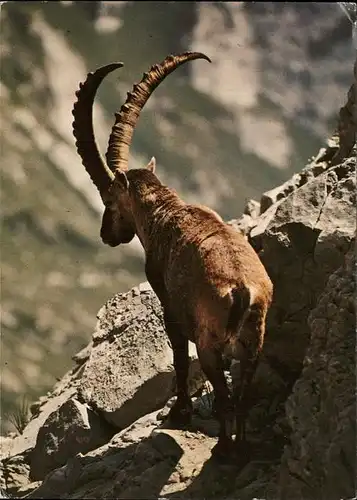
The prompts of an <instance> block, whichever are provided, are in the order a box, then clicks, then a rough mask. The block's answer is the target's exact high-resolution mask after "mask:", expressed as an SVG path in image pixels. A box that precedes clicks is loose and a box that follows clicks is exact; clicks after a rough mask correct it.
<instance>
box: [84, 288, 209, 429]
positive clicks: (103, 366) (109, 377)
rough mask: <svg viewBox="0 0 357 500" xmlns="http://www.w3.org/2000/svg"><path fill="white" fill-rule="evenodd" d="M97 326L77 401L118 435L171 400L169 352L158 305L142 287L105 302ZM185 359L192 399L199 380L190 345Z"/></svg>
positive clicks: (173, 387)
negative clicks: (101, 417)
mask: <svg viewBox="0 0 357 500" xmlns="http://www.w3.org/2000/svg"><path fill="white" fill-rule="evenodd" d="M98 320H99V321H98V325H97V328H96V331H95V332H94V335H93V340H94V345H93V347H92V350H91V353H90V356H89V359H88V361H87V362H86V364H85V367H84V371H83V375H82V378H81V386H80V389H79V396H80V398H81V400H83V401H85V402H86V403H88V404H90V405H91V406H92V407H94V408H96V410H97V411H98V412H100V414H101V415H103V417H104V418H105V419H106V420H107V421H108V422H109V423H111V424H113V425H114V426H116V427H117V428H120V429H123V428H125V427H126V426H128V425H130V424H131V423H132V422H133V421H135V420H137V419H138V418H140V417H141V416H143V415H145V414H146V413H150V412H152V411H154V410H156V409H158V408H160V407H162V406H163V405H164V404H165V402H166V401H167V400H168V399H169V398H170V397H171V396H172V395H173V394H174V390H175V374H174V369H173V364H172V362H173V356H172V349H171V346H170V343H169V339H168V336H167V334H166V332H165V329H164V326H163V322H162V311H161V306H160V303H159V301H158V299H157V297H156V295H155V294H154V292H153V291H152V290H151V287H149V286H148V285H146V284H144V285H141V286H140V287H139V288H134V289H133V290H131V291H130V292H129V293H127V294H118V295H116V296H115V297H114V298H113V299H111V300H109V301H108V302H107V304H106V305H105V306H104V307H103V308H102V309H101V310H100V312H99V314H98ZM190 357H191V361H192V362H191V367H190V375H189V384H190V392H191V393H194V392H196V391H197V390H198V389H199V388H200V387H201V386H202V385H203V383H204V380H205V377H204V375H203V373H202V371H201V368H200V365H199V362H198V358H197V353H196V349H195V346H194V345H193V344H191V345H190Z"/></svg>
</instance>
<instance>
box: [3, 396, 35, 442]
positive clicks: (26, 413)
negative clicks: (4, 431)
mask: <svg viewBox="0 0 357 500" xmlns="http://www.w3.org/2000/svg"><path fill="white" fill-rule="evenodd" d="M6 418H7V420H8V421H9V422H10V423H11V424H12V425H13V426H14V427H15V429H16V431H17V432H18V433H19V434H22V433H23V432H24V429H25V427H26V425H27V424H28V422H29V420H30V403H29V400H28V399H27V397H26V395H24V396H23V397H22V400H21V402H20V404H19V405H18V407H17V408H15V409H14V410H12V411H10V412H9V413H8V414H7V415H6Z"/></svg>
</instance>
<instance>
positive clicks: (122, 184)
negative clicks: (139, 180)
mask: <svg viewBox="0 0 357 500" xmlns="http://www.w3.org/2000/svg"><path fill="white" fill-rule="evenodd" d="M115 183H116V184H117V186H119V188H120V189H121V190H123V191H127V190H128V189H129V181H128V178H127V176H126V173H125V172H122V171H121V170H116V172H115Z"/></svg>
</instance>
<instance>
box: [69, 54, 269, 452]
mask: <svg viewBox="0 0 357 500" xmlns="http://www.w3.org/2000/svg"><path fill="white" fill-rule="evenodd" d="M199 58H201V59H206V60H208V61H209V58H208V57H207V56H205V55H204V54H201V53H197V52H187V53H184V54H182V55H179V56H168V57H167V58H166V59H165V60H164V61H163V62H162V63H161V64H158V65H155V66H153V67H152V68H151V69H150V71H149V72H148V73H144V76H143V79H142V80H141V82H140V83H138V84H135V85H134V87H133V91H132V92H129V93H128V97H127V100H126V102H125V104H124V105H123V106H122V107H121V110H120V112H119V113H117V114H116V121H115V124H114V126H113V129H112V132H111V135H110V138H109V144H108V150H107V153H106V160H107V161H106V162H105V160H104V159H103V158H102V157H101V155H100V153H99V151H98V148H97V146H96V143H95V140H94V133H93V125H92V106H93V100H94V97H95V93H96V90H97V88H98V86H99V84H100V83H101V81H102V80H103V78H104V77H105V75H106V74H108V73H109V72H110V71H112V70H113V69H115V68H118V67H121V66H122V63H115V64H111V65H108V66H104V67H103V68H100V69H98V70H97V71H96V72H95V73H93V74H92V73H90V74H89V75H88V76H87V79H86V81H85V82H84V83H83V84H80V90H79V91H78V92H77V93H76V95H77V97H78V100H77V102H76V103H75V105H74V109H73V115H74V118H75V119H74V122H73V132H74V136H75V137H76V139H77V142H76V145H77V150H78V153H79V154H80V156H81V158H82V162H83V165H84V166H85V168H86V170H87V171H88V173H89V175H90V176H91V178H92V180H93V182H94V183H95V185H96V186H97V188H98V190H99V193H100V195H101V197H102V200H103V203H104V205H105V211H104V215H103V221H102V228H101V238H102V240H103V242H104V243H106V244H108V245H110V246H117V245H120V244H122V243H129V242H130V241H131V240H132V239H133V238H134V236H135V235H137V236H138V238H139V239H140V241H141V243H142V245H143V247H144V250H145V255H146V266H145V270H146V275H147V279H148V281H149V282H150V284H151V286H152V288H153V290H154V291H155V293H156V294H157V296H158V298H159V300H160V302H161V304H162V307H163V311H164V321H165V327H166V331H167V334H168V336H169V338H170V341H171V344H172V348H173V355H174V367H175V370H176V379H177V400H176V403H175V405H174V406H173V407H172V409H171V411H170V414H169V418H170V420H171V422H172V423H173V424H175V425H177V426H182V425H185V424H187V423H188V422H189V421H190V418H191V413H192V403H191V399H190V397H189V393H188V388H187V376H188V368H189V358H188V341H189V340H191V341H192V342H194V343H195V344H196V346H197V352H198V356H199V360H200V363H201V365H202V369H203V371H204V372H205V374H206V376H207V378H208V380H209V381H210V382H211V383H212V386H213V388H214V392H215V402H216V409H217V417H218V419H219V422H220V434H219V440H218V443H217V445H216V446H215V448H214V450H213V452H214V454H217V455H219V456H222V455H223V456H226V455H227V454H228V453H229V452H231V451H233V450H237V449H239V450H240V452H241V456H244V455H245V452H246V444H245V425H244V424H245V419H246V415H247V409H248V406H247V391H248V390H249V386H250V383H251V380H252V377H253V374H254V371H255V367H256V364H257V360H258V355H259V353H260V352H261V349H262V346H263V341H264V333H265V319H266V314H267V311H268V308H269V306H270V303H271V300H272V293H273V287H272V283H271V281H270V279H269V277H268V275H267V273H266V271H265V269H264V267H263V265H262V263H261V261H260V259H259V257H258V256H257V254H256V253H255V251H254V250H253V248H252V247H251V246H250V244H249V243H248V241H247V240H246V239H245V238H244V237H243V236H242V235H241V234H240V233H239V232H237V231H236V230H234V229H233V228H231V227H230V226H228V225H227V224H225V223H224V222H223V221H222V219H221V217H220V216H219V215H218V214H217V213H215V212H214V211H213V210H211V209H209V208H207V207H204V206H200V205H192V204H186V203H185V202H184V201H182V200H181V199H180V198H179V196H178V195H177V193H176V192H175V191H174V190H173V189H170V188H168V187H167V186H164V185H163V184H162V183H161V182H160V180H159V179H158V177H157V176H156V175H155V159H154V158H152V159H151V161H150V162H149V164H148V165H147V166H146V168H143V169H132V170H128V158H129V147H130V142H131V138H132V134H133V131H134V127H135V125H136V122H137V120H138V118H139V114H140V110H141V109H142V108H143V106H144V104H145V103H146V101H147V99H148V98H149V96H150V94H151V93H152V91H153V90H154V89H155V88H156V87H157V85H159V83H160V82H162V80H163V79H164V78H165V77H166V76H167V75H168V74H170V73H171V72H172V71H173V70H174V69H176V68H177V67H178V66H180V65H181V64H183V63H185V62H186V61H189V60H193V59H199ZM222 354H224V355H228V356H230V357H232V358H235V359H237V360H239V361H240V368H241V370H240V371H241V376H240V377H239V383H237V384H236V385H235V387H234V388H233V395H231V394H230V393H229V390H228V387H227V383H226V379H225V376H224V371H223V361H222ZM234 418H235V419H236V439H235V442H233V439H232V428H233V423H234Z"/></svg>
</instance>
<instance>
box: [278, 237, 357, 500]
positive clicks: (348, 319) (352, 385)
mask: <svg viewBox="0 0 357 500" xmlns="http://www.w3.org/2000/svg"><path fill="white" fill-rule="evenodd" d="M353 243H355V242H353ZM355 264H356V262H355V245H354V244H353V246H352V245H351V248H350V250H349V251H348V252H347V253H346V254H345V255H344V257H343V262H342V265H341V267H340V268H339V269H338V270H337V271H336V272H334V273H333V274H332V275H331V276H330V278H329V279H328V281H327V284H326V287H325V289H324V291H323V293H322V294H321V296H320V298H319V301H318V303H317V305H316V307H315V308H314V309H313V310H312V311H311V313H310V314H309V318H308V325H309V330H310V335H311V341H310V345H309V348H308V350H307V353H306V356H305V359H304V368H303V371H302V374H301V376H300V378H299V380H298V381H297V383H296V384H295V386H294V390H293V393H292V394H291V396H290V397H289V399H288V401H287V404H286V416H287V419H288V422H289V425H290V426H291V438H290V444H289V446H288V447H287V448H286V450H285V452H284V454H283V457H282V462H281V467H280V479H279V490H280V491H279V498H294V499H295V498H296V499H301V500H308V499H311V500H312V499H315V498H324V499H326V500H334V499H335V498H351V497H352V496H353V494H354V492H355V491H356V474H355V471H356V358H355V352H356V333H355V326H356V324H355V323H356V317H355V302H354V301H355V299H354V297H355V277H354V270H355ZM307 402H308V404H306V403H307Z"/></svg>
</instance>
